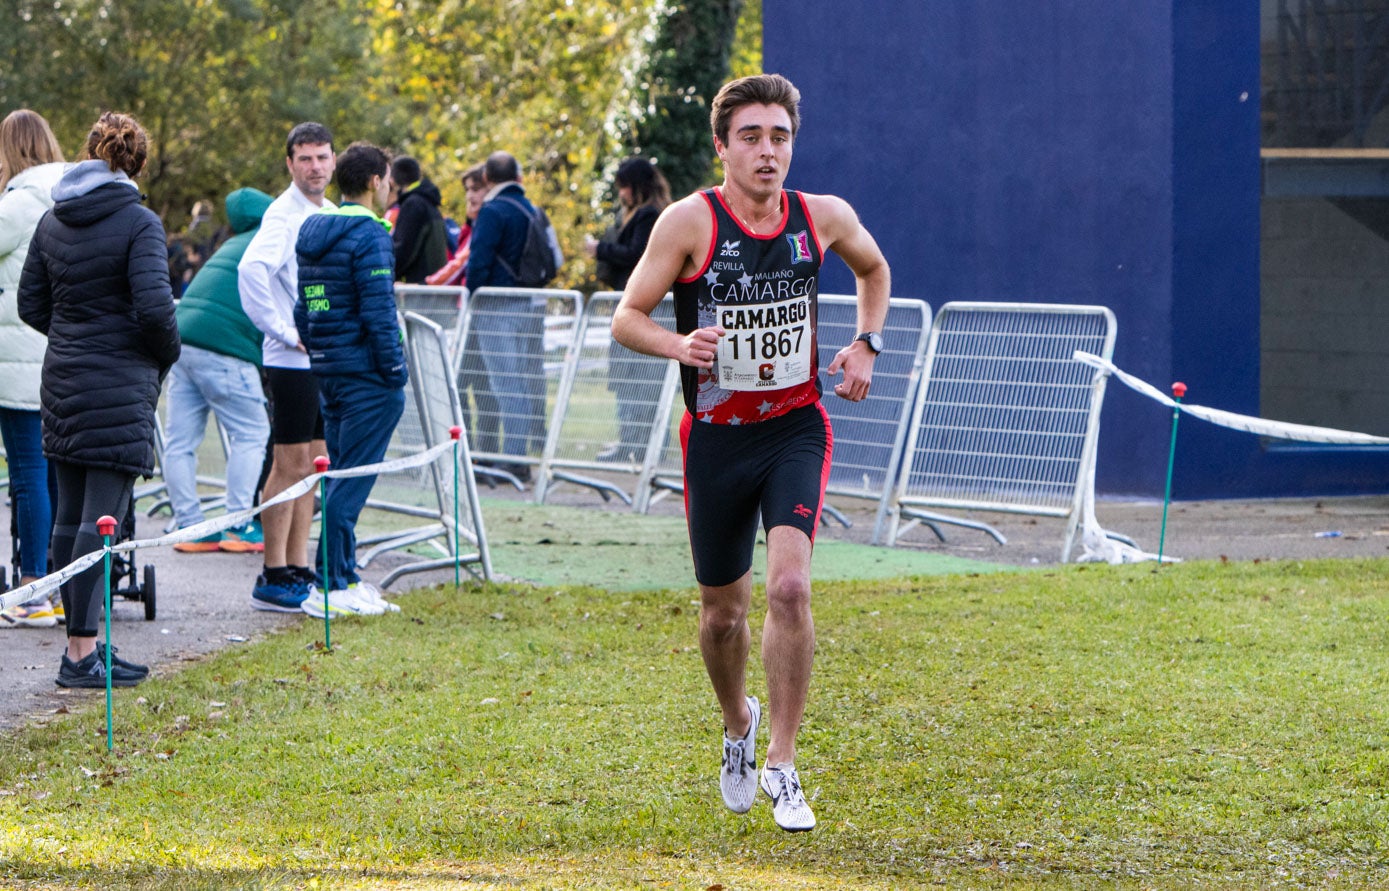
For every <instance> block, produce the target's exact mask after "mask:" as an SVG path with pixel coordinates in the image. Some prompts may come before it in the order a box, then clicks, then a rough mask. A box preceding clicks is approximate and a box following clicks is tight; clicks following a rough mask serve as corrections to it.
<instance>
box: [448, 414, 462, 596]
mask: <svg viewBox="0 0 1389 891" xmlns="http://www.w3.org/2000/svg"><path fill="white" fill-rule="evenodd" d="M449 436H450V437H452V439H453V590H455V591H457V590H458V583H459V575H458V480H459V475H458V452H459V451H460V446H461V445H462V442H463V428H462V427H459V426H457V425H455V426H453V427H450V428H449Z"/></svg>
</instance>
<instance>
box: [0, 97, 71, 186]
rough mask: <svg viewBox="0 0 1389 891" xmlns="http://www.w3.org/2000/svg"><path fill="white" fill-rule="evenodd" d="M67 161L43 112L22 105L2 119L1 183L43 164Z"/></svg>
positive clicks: (0, 123)
mask: <svg viewBox="0 0 1389 891" xmlns="http://www.w3.org/2000/svg"><path fill="white" fill-rule="evenodd" d="M61 160H63V150H62V149H61V148H59V147H58V140H57V139H55V138H54V136H53V129H52V128H51V127H49V126H48V121H45V120H44V119H43V115H41V114H39V113H38V112H36V111H30V110H29V109H27V108H20V109H17V110H15V111H12V112H10V113H9V114H8V115H6V116H5V120H3V121H0V186H3V185H4V184H5V183H7V182H9V181H10V180H11V179H13V178H14V177H15V176H18V175H19V174H20V173H23V172H24V171H25V170H28V169H29V168H30V167H36V166H38V165H39V164H51V163H53V162H54V161H61Z"/></svg>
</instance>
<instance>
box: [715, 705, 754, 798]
mask: <svg viewBox="0 0 1389 891" xmlns="http://www.w3.org/2000/svg"><path fill="white" fill-rule="evenodd" d="M748 714H749V715H751V716H752V723H751V724H750V725H748V732H747V735H746V736H744V737H743V738H742V739H737V740H733V739H729V738H728V731H727V730H725V731H724V734H723V763H722V764H721V765H720V766H719V791H720V792H722V793H723V803H724V805H725V806H726V807H727V808H728V809H729V810H730V811H732V812H733V813H735V814H746V813H747V812H748V811H750V810H752V803H753V802H754V801H756V800H757V724H758V722H759V721H760V720H761V719H762V706H761V705H759V704H758V702H757V697H756V696H749V697H748Z"/></svg>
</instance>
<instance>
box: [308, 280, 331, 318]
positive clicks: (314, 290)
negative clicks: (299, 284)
mask: <svg viewBox="0 0 1389 891" xmlns="http://www.w3.org/2000/svg"><path fill="white" fill-rule="evenodd" d="M327 290H328V289H327V288H326V287H324V286H323V285H305V286H304V303H305V304H306V305H307V306H308V308H309V312H327V311H328V310H330V309H332V308H333V304H332V302H331V301H330V300H329V299H328V298H327V297H326V296H325V295H326V293H327Z"/></svg>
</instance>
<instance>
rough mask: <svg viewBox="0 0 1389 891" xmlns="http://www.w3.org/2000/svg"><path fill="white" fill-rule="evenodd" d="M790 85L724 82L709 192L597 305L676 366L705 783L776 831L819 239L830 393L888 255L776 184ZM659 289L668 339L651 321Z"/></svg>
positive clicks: (797, 624) (671, 214) (806, 495)
mask: <svg viewBox="0 0 1389 891" xmlns="http://www.w3.org/2000/svg"><path fill="white" fill-rule="evenodd" d="M799 105H800V93H799V92H798V91H797V90H796V88H795V87H794V86H793V85H792V84H791V82H790V81H788V80H787V79H786V78H784V77H782V76H780V75H776V74H765V75H756V76H753V77H745V78H741V79H739V80H735V81H732V82H730V83H728V84H725V85H724V87H723V88H722V89H721V90H720V91H719V93H718V95H717V96H716V97H715V98H714V103H713V108H712V113H711V115H710V121H711V124H712V128H713V134H714V149H715V151H716V152H717V153H718V156H719V158H720V159H721V160H722V161H723V167H724V181H723V186H722V188H716V189H709V190H707V191H704V192H699V193H696V194H694V195H691V196H689V197H687V198H685V199H683V200H681V201H678V202H676V203H675V204H672V205H671V206H670V208H668V209H667V210H666V212H665V213H664V214H663V215H662V216H661V218H660V220H658V221H657V223H656V227H655V229H654V230H653V232H652V234H651V241H650V243H649V245H648V246H647V249H646V253H645V254H644V255H643V257H642V259H641V262H640V263H639V264H638V265H637V268H636V269H635V270H634V271H633V273H632V277H631V279H630V280H629V281H628V284H627V290H626V292H625V293H624V295H623V298H622V302H621V303H620V304H619V306H618V308H617V310H616V312H615V314H614V316H613V325H612V328H613V337H614V339H616V340H617V341H618V342H619V343H621V344H623V345H624V346H626V347H629V348H631V349H633V350H636V351H638V352H642V353H647V354H649V355H653V356H664V357H668V358H671V359H675V360H677V361H679V362H680V364H681V368H680V372H681V383H682V384H683V388H684V395H685V406H686V408H687V410H688V411H687V414H686V415H685V418H684V420H683V422H682V423H681V426H680V435H681V443H682V446H683V449H684V454H685V508H686V516H687V519H688V523H689V528H690V546H691V550H692V552H693V556H694V567H695V579H696V581H698V583H699V589H700V596H701V601H702V604H701V609H700V622H699V645H700V651H701V653H702V654H703V656H704V666H705V669H706V670H707V671H708V673H709V679H710V681H711V682H712V683H713V687H714V695H715V696H716V697H717V698H718V701H719V707H720V709H721V710H722V712H723V723H724V740H723V761H722V766H721V768H720V773H719V785H720V789H721V791H722V793H723V800H724V804H725V805H727V806H728V807H729V809H731V810H733V811H734V812H736V813H744V812H746V811H747V810H749V809H750V808H751V807H752V804H753V800H754V799H755V798H756V796H757V787H758V785H759V782H760V785H761V787H762V789H763V791H765V792H766V793H767V795H768V796H769V797H770V798H771V799H772V802H773V816H774V818H775V820H776V823H777V825H778V826H780V827H781V828H782V829H785V830H787V831H792V832H795V831H803V830H807V829H812V828H814V826H815V815H814V814H813V813H812V812H811V809H810V806H809V805H808V804H807V803H806V800H805V795H804V793H803V792H802V790H801V785H800V778H799V776H798V775H797V773H796V767H795V758H796V734H797V732H798V731H799V729H800V724H801V718H802V715H803V714H804V712H805V703H806V696H807V693H808V691H809V687H810V668H811V661H812V658H813V655H814V651H815V627H814V622H813V620H812V618H811V614H810V554H811V547H812V544H813V542H814V538H815V527H816V525H817V523H818V522H819V518H820V507H821V502H822V500H823V498H824V493H825V483H826V480H827V478H828V476H829V467H830V455H831V451H832V442H833V437H832V434H831V431H830V423H829V417H828V416H827V415H826V413H825V411H824V409H823V408H822V407H821V405H820V381H819V376H818V372H819V368H818V361H817V349H816V347H817V344H816V293H817V290H818V275H819V269H820V263H821V260H822V259H823V258H824V251H826V250H833V251H834V252H835V253H836V254H838V255H839V256H840V257H841V258H842V259H843V260H844V262H845V263H846V264H848V267H849V269H850V270H852V271H853V273H854V277H855V279H856V282H857V292H858V330H859V331H860V332H861V333H860V334H859V335H858V337H857V338H855V340H854V341H853V342H852V343H850V344H849V345H848V346H846V347H844V348H843V349H841V350H840V351H839V352H838V353H837V354H836V355H835V358H834V361H833V362H831V363H830V366H829V368H828V369H826V371H828V373H829V374H831V375H834V374H837V373H839V372H843V374H844V377H843V380H841V381H840V382H838V383H837V384H835V386H834V392H835V394H836V395H837V396H839V397H841V398H844V399H849V400H851V401H855V402H857V401H859V400H861V399H863V398H864V397H865V396H867V395H868V385H869V381H870V379H871V377H872V374H873V361H874V359H875V358H876V356H877V353H878V352H879V351H880V350H881V349H882V338H881V331H882V326H883V322H884V320H885V318H886V316H887V307H888V294H889V287H890V275H889V271H888V266H887V261H886V260H885V259H884V258H883V255H882V252H881V251H880V250H879V249H878V245H877V243H876V242H874V240H873V237H872V236H871V235H869V234H868V231H867V230H866V229H864V227H863V225H862V224H861V223H860V222H859V220H858V216H857V215H856V214H855V213H854V211H853V208H851V207H850V206H849V205H848V204H847V203H846V202H845V201H843V200H842V199H840V198H836V197H833V196H830V195H808V194H804V193H800V192H788V191H785V190H783V189H782V184H783V183H784V182H785V180H786V173H787V170H788V168H789V166H790V163H791V150H792V145H793V142H794V139H795V136H796V132H797V130H798V129H799V126H800V112H799ZM668 290H673V291H674V294H675V315H676V327H677V330H678V333H676V332H671V331H668V330H666V329H664V328H662V327H661V326H660V325H658V324H657V323H656V322H654V321H652V319H651V312H652V311H653V310H654V309H655V308H656V306H657V304H659V303H660V301H661V299H662V297H663V296H664V295H665V293H666V292H667V291H668ZM759 511H760V513H761V516H762V524H763V526H764V527H765V528H766V530H767V617H766V621H765V623H764V624H763V628H762V663H763V666H764V669H765V671H766V675H767V696H768V708H769V709H770V721H771V738H770V740H769V742H768V744H767V757H766V766H765V767H764V769H763V770H762V773H761V777H760V780H759V777H758V774H757V757H756V743H757V726H758V723H759V722H760V718H761V711H760V707H759V703H758V701H757V698H756V697H754V696H749V695H748V694H747V691H746V687H745V683H746V672H747V657H748V651H749V647H750V641H751V632H750V631H749V629H748V608H749V605H750V602H751V596H752V581H751V566H752V552H753V545H754V542H755V539H756V535H757V517H758V513H759Z"/></svg>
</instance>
